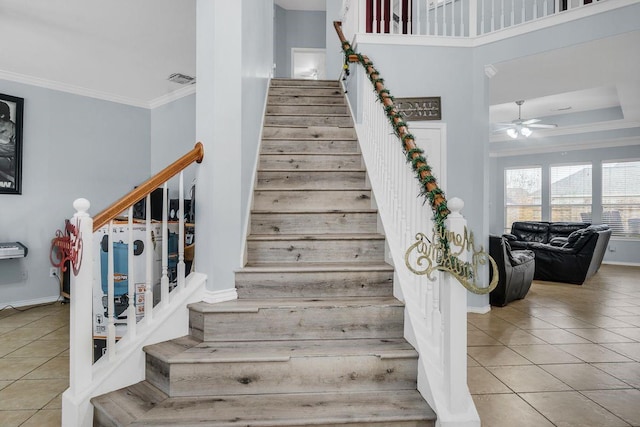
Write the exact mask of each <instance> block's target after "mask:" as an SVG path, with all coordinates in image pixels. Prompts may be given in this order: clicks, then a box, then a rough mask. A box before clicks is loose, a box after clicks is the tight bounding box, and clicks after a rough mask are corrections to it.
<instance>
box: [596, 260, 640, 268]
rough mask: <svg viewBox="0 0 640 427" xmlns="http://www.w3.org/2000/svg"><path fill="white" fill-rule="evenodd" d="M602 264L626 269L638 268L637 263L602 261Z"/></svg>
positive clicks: (638, 264) (639, 264)
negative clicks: (620, 266) (621, 266)
mask: <svg viewBox="0 0 640 427" xmlns="http://www.w3.org/2000/svg"><path fill="white" fill-rule="evenodd" d="M602 263H603V264H607V265H624V266H628V267H640V263H639V262H622V261H602Z"/></svg>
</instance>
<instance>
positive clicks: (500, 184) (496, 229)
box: [490, 141, 640, 264]
mask: <svg viewBox="0 0 640 427" xmlns="http://www.w3.org/2000/svg"><path fill="white" fill-rule="evenodd" d="M638 142H639V144H638V145H632V146H625V147H608V148H599V149H590V150H575V151H564V152H560V153H543V154H529V155H525V156H510V157H498V158H495V159H492V162H491V163H493V164H494V167H493V168H491V175H492V178H491V182H492V183H493V186H492V189H493V191H492V196H491V201H492V202H491V204H492V206H493V215H492V216H491V224H490V226H491V233H492V234H498V235H500V234H502V233H503V232H504V169H505V168H512V167H525V166H541V167H542V170H543V173H542V188H543V192H544V189H548V188H550V187H551V184H550V182H549V174H548V173H545V170H546V171H548V170H549V166H551V165H561V164H567V163H578V162H580V163H591V165H592V167H593V169H594V173H593V176H594V179H596V181H594V182H593V189H594V196H595V195H596V193H598V194H599V191H598V189H599V188H602V183H601V182H600V181H599V180H597V178H599V177H601V174H599V173H596V172H595V170H596V169H600V168H601V165H602V162H603V161H607V160H620V159H640V141H638ZM601 207H602V205H601V201H600V200H598V198H597V197H594V200H593V210H594V221H596V220H597V215H596V214H595V212H596V211H598V212H599V211H600V210H601ZM542 220H543V221H549V220H550V213H549V207H548V206H543V207H542ZM608 249H609V250H608V251H607V253H606V255H605V258H604V262H615V263H633V264H640V242H638V240H630V239H624V238H615V237H614V238H612V239H611V241H610V242H609V248H608Z"/></svg>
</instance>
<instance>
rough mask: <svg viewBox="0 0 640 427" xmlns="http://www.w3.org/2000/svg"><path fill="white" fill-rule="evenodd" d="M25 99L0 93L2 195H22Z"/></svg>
mask: <svg viewBox="0 0 640 427" xmlns="http://www.w3.org/2000/svg"><path fill="white" fill-rule="evenodd" d="M23 119H24V98H18V97H16V96H11V95H6V94H3V93H0V194H22V123H23Z"/></svg>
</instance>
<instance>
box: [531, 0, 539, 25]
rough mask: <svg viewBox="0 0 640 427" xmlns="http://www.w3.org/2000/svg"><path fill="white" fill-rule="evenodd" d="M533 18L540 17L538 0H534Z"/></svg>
mask: <svg viewBox="0 0 640 427" xmlns="http://www.w3.org/2000/svg"><path fill="white" fill-rule="evenodd" d="M532 7H533V15H532V16H533V18H532V20H536V19H538V2H537V1H536V0H533V6H532Z"/></svg>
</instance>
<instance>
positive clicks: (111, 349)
mask: <svg viewBox="0 0 640 427" xmlns="http://www.w3.org/2000/svg"><path fill="white" fill-rule="evenodd" d="M107 230H108V231H107V233H108V236H109V244H108V245H107V313H108V320H107V357H108V358H109V360H110V361H111V360H113V359H114V358H115V355H116V324H115V323H116V310H115V301H114V298H115V295H114V294H115V292H114V283H113V273H114V266H113V255H114V251H115V244H114V243H115V242H114V238H113V220H112V221H109V227H108V229H107Z"/></svg>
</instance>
